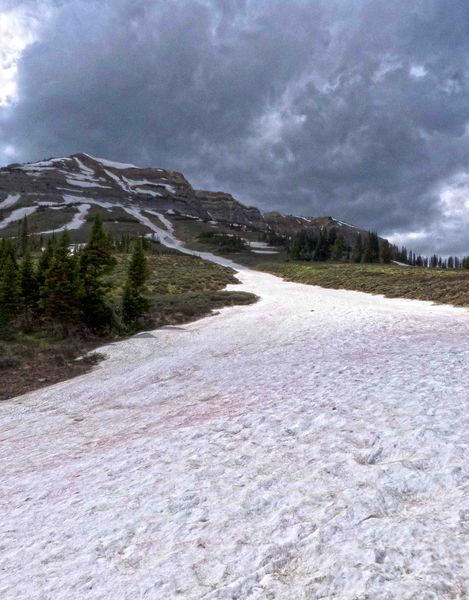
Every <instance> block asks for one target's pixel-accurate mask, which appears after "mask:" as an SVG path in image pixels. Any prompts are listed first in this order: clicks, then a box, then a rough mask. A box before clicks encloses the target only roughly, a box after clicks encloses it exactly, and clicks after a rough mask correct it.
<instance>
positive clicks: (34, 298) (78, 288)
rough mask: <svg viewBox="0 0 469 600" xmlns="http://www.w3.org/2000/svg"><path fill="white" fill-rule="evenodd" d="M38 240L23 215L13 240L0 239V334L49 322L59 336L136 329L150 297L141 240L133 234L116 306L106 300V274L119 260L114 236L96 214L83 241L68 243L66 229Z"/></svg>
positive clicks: (108, 281) (8, 334)
mask: <svg viewBox="0 0 469 600" xmlns="http://www.w3.org/2000/svg"><path fill="white" fill-rule="evenodd" d="M35 243H36V244H37V241H35V240H34V238H32V239H30V236H28V233H27V221H26V220H24V221H23V224H22V228H21V232H20V235H19V237H18V238H17V240H15V242H14V241H12V240H10V239H6V238H2V240H1V242H0V338H3V339H8V338H9V337H12V336H14V334H15V331H17V330H21V331H24V332H29V331H31V330H32V329H34V328H37V327H42V326H44V327H49V328H51V329H53V330H54V331H56V332H58V333H60V334H61V335H63V336H68V335H70V334H77V333H79V334H84V335H86V334H87V333H90V334H93V335H98V336H103V335H107V334H109V333H111V332H112V331H117V330H118V331H123V332H131V331H134V330H135V329H136V328H137V327H138V326H139V325H140V324H141V323H142V320H144V319H145V317H146V315H147V313H148V311H149V308H150V303H149V300H148V298H147V297H146V295H145V283H146V281H147V279H148V276H149V270H148V265H147V259H146V256H145V251H144V240H143V239H142V238H138V239H137V240H134V241H133V243H132V248H131V257H130V262H129V266H128V269H127V274H126V281H125V285H124V289H123V293H122V295H121V300H120V303H119V306H118V307H117V308H116V307H115V306H114V305H111V303H110V302H109V299H108V298H109V291H110V290H111V288H112V283H110V277H109V276H110V275H111V273H112V272H113V271H114V269H115V267H116V265H117V258H116V250H115V246H116V244H115V242H113V240H112V238H111V237H110V236H109V235H108V234H107V233H106V232H105V231H104V229H103V224H102V220H101V217H100V215H99V214H97V215H96V217H95V220H94V222H93V227H92V230H91V233H90V236H89V239H88V242H87V243H86V244H83V245H81V246H72V245H71V244H70V236H69V234H68V232H67V231H64V232H63V233H62V234H61V236H60V237H59V238H56V237H55V236H51V237H49V238H48V239H47V241H46V242H45V245H44V246H43V247H41V248H39V249H38V250H36V251H35V252H34V253H33V252H32V249H31V246H32V245H33V244H35Z"/></svg>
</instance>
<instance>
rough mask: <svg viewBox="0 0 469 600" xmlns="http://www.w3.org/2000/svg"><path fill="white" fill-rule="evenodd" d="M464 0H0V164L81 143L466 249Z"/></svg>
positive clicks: (425, 242)
mask: <svg viewBox="0 0 469 600" xmlns="http://www.w3.org/2000/svg"><path fill="white" fill-rule="evenodd" d="M468 92H469V2H467V0H451V1H449V0H412V1H410V0H303V1H300V0H288V1H287V0H282V1H276V0H252V1H250V0H219V1H216V0H175V1H172V0H160V1H155V0H153V1H151V0H54V1H50V2H48V1H47V0H36V1H34V0H22V1H17V0H0V164H7V163H10V162H14V161H15V162H16V161H26V160H28V161H30V160H36V159H41V158H45V157H50V156H64V155H65V156H66V155H69V154H71V153H74V152H79V151H83V152H88V153H90V154H94V155H96V156H103V157H107V158H111V159H114V160H119V161H124V162H133V163H135V164H140V165H151V166H158V167H166V168H170V169H174V170H180V171H182V172H183V173H184V174H185V175H186V177H187V178H188V179H189V180H190V181H191V183H192V184H193V185H195V186H196V187H201V188H206V189H211V190H224V191H228V192H231V193H232V194H234V195H235V196H236V197H237V198H238V199H239V200H241V201H242V202H244V203H247V204H254V205H257V206H259V207H260V208H261V209H264V210H271V209H275V210H281V211H283V212H287V213H292V214H302V215H313V216H316V215H333V216H336V217H337V218H340V219H343V220H345V221H349V222H352V223H354V224H357V225H360V226H363V227H366V228H374V229H377V230H378V231H379V232H380V233H381V234H383V235H387V236H392V237H393V239H394V240H395V241H398V242H403V243H407V245H408V246H411V247H412V248H414V249H415V250H417V251H421V252H431V251H434V250H436V251H438V252H440V253H442V254H456V253H457V254H462V253H466V254H469V127H468V124H469V95H468Z"/></svg>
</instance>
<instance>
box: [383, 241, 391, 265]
mask: <svg viewBox="0 0 469 600" xmlns="http://www.w3.org/2000/svg"><path fill="white" fill-rule="evenodd" d="M392 254H393V253H392V247H391V244H390V243H389V242H388V240H383V243H382V244H381V248H380V256H381V260H382V261H383V263H385V264H389V263H390V262H391V260H392Z"/></svg>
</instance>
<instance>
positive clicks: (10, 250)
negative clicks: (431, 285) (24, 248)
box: [0, 238, 16, 272]
mask: <svg viewBox="0 0 469 600" xmlns="http://www.w3.org/2000/svg"><path fill="white" fill-rule="evenodd" d="M8 257H9V258H10V259H11V260H12V262H13V264H14V265H15V267H16V258H15V248H14V246H13V244H12V242H11V240H7V239H6V238H2V241H1V242H0V272H1V270H2V268H3V265H4V264H5V262H6V260H7V258H8Z"/></svg>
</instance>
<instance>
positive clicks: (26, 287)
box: [19, 250, 39, 329]
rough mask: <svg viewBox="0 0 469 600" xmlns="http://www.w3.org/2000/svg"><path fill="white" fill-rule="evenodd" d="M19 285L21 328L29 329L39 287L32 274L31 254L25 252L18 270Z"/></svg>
mask: <svg viewBox="0 0 469 600" xmlns="http://www.w3.org/2000/svg"><path fill="white" fill-rule="evenodd" d="M19 285H20V295H21V306H22V312H23V327H24V328H25V329H30V328H31V325H32V322H33V316H34V313H35V312H36V311H37V308H38V301H39V287H38V283H37V278H36V274H35V273H34V266H33V261H32V260H31V253H30V252H29V250H26V254H25V255H24V258H23V260H22V262H21V266H20V270H19Z"/></svg>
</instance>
